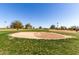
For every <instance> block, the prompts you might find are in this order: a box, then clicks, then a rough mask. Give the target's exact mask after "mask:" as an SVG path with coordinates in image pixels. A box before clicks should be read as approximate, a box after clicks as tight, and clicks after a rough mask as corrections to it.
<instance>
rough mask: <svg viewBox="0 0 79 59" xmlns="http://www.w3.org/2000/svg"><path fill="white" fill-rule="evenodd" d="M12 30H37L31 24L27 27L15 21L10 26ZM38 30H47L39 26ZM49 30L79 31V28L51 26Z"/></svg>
mask: <svg viewBox="0 0 79 59" xmlns="http://www.w3.org/2000/svg"><path fill="white" fill-rule="evenodd" d="M10 28H13V29H17V30H19V29H23V28H25V29H35V27H33V26H32V25H31V24H30V23H28V24H26V25H23V24H22V22H20V21H18V20H16V21H13V22H12V23H11V24H10ZM38 29H46V28H43V27H42V26H39V28H38ZM48 29H57V30H76V31H77V30H79V27H78V26H71V27H69V28H67V27H66V26H60V27H56V26H55V25H51V26H50V27H49V28H48Z"/></svg>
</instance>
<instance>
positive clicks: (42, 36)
mask: <svg viewBox="0 0 79 59" xmlns="http://www.w3.org/2000/svg"><path fill="white" fill-rule="evenodd" d="M10 36H12V37H17V38H29V39H64V38H71V36H66V35H62V34H57V33H49V32H18V33H13V34H10Z"/></svg>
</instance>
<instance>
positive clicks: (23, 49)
mask: <svg viewBox="0 0 79 59" xmlns="http://www.w3.org/2000/svg"><path fill="white" fill-rule="evenodd" d="M20 31H26V30H20ZM27 31H33V32H34V31H37V32H49V31H48V30H27ZM14 32H16V31H0V54H1V55H2V54H3V55H5V54H6V55H17V54H19V55H72V54H75V55H78V54H79V37H78V36H79V33H74V34H72V33H63V32H57V33H61V34H66V35H73V36H76V37H77V38H70V39H65V40H63V39H62V40H32V39H23V38H12V37H9V36H8V34H10V33H14Z"/></svg>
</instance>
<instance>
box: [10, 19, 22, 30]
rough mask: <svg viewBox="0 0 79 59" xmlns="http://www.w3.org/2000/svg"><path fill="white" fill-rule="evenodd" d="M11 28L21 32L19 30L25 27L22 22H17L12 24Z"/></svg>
mask: <svg viewBox="0 0 79 59" xmlns="http://www.w3.org/2000/svg"><path fill="white" fill-rule="evenodd" d="M10 28H14V29H17V30H19V29H21V28H23V25H22V23H21V22H20V21H18V20H16V21H13V22H12V23H11V25H10Z"/></svg>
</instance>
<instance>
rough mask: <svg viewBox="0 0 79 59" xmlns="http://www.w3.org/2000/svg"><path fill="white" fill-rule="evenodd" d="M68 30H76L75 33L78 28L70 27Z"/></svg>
mask: <svg viewBox="0 0 79 59" xmlns="http://www.w3.org/2000/svg"><path fill="white" fill-rule="evenodd" d="M69 30H76V31H79V26H71V27H70V28H69Z"/></svg>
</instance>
